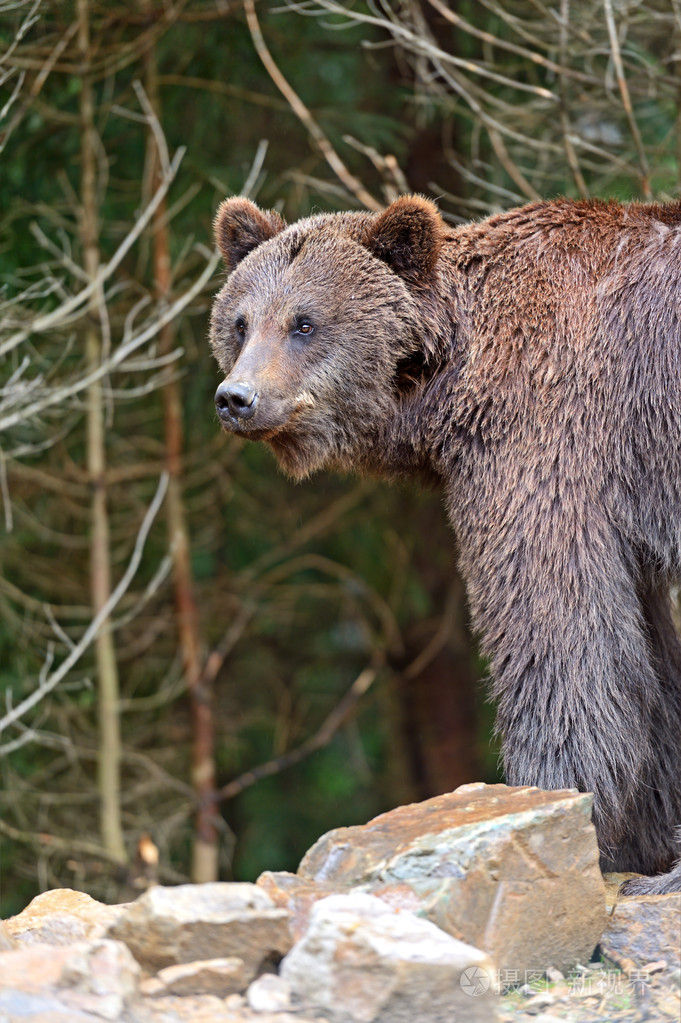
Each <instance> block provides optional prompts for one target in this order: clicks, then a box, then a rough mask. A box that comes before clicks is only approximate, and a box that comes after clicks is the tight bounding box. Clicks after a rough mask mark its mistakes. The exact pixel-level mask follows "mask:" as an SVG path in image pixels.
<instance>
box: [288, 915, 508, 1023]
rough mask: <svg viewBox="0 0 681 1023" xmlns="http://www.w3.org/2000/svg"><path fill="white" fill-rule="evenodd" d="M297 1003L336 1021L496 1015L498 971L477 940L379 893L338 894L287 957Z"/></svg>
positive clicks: (384, 1022)
mask: <svg viewBox="0 0 681 1023" xmlns="http://www.w3.org/2000/svg"><path fill="white" fill-rule="evenodd" d="M280 972H281V976H282V977H283V979H284V980H285V981H287V982H288V984H289V986H290V990H291V994H292V999H293V1002H294V1004H295V1003H298V1004H300V1005H303V1006H305V1008H307V1009H308V1011H309V1010H313V1011H320V1012H323V1014H324V1016H325V1017H327V1018H328V1019H329V1020H330V1021H332V1023H414V1021H418V1023H459V1021H465V1023H493V1021H494V1020H495V1019H496V1018H497V1014H496V1003H497V997H498V996H497V994H496V991H495V981H494V978H495V971H494V967H493V964H492V962H491V960H490V959H489V958H488V957H487V956H486V955H484V953H482V952H480V951H479V950H478V949H476V948H471V947H470V946H469V945H465V944H464V943H463V942H460V941H457V940H456V939H454V938H452V937H450V936H449V935H448V934H445V933H444V931H442V930H440V929H439V928H438V927H436V926H434V924H431V923H430V922H429V921H427V920H421V919H419V918H418V917H416V916H414V915H413V914H411V913H399V912H395V911H394V910H392V909H391V908H390V907H389V906H387V905H386V904H385V903H384V902H381V900H380V899H376V898H374V897H373V896H371V895H331V896H329V897H327V898H325V899H322V900H321V901H320V902H318V903H317V904H316V905H315V906H314V907H313V908H312V911H311V913H310V925H309V927H308V930H307V933H306V934H305V936H304V937H303V938H302V939H301V940H300V941H299V942H298V943H297V944H296V945H294V947H293V949H292V950H291V952H289V954H288V955H287V956H286V958H285V959H284V961H283V963H282V964H281V971H280Z"/></svg>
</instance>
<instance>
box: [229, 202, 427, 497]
mask: <svg viewBox="0 0 681 1023" xmlns="http://www.w3.org/2000/svg"><path fill="white" fill-rule="evenodd" d="M443 228H444V225H443V223H442V220H441V218H440V215H439V212H438V210H437V209H436V207H435V206H434V205H433V204H432V203H430V202H429V201H428V200H426V199H423V198H421V197H419V196H404V197H402V198H400V199H398V200H396V201H395V202H394V203H392V205H390V206H389V207H388V208H387V209H386V210H385V211H384V212H383V213H380V214H371V213H336V214H322V215H317V216H312V217H309V218H307V219H305V220H301V221H298V222H297V223H295V224H292V225H291V226H287V225H286V224H285V222H284V221H283V220H282V219H281V217H280V216H279V215H278V214H277V213H275V212H274V211H264V210H261V209H259V208H258V207H257V206H256V205H255V204H254V203H252V202H250V201H249V200H247V199H242V198H232V199H227V200H225V202H223V203H222V204H221V206H220V208H219V210H218V213H217V216H216V219H215V237H216V241H217V243H218V245H219V247H220V249H221V252H222V255H223V257H224V260H225V264H226V267H227V271H228V273H229V277H228V280H227V283H226V284H225V285H224V287H223V288H222V290H221V291H220V292H219V294H218V295H217V296H216V299H215V302H214V305H213V311H212V318H211V345H212V348H213V352H214V354H215V357H216V359H217V361H218V363H219V366H220V369H221V370H222V372H223V373H224V375H225V379H224V381H223V383H222V384H220V386H219V387H218V390H217V393H216V396H215V401H216V407H217V412H218V416H219V419H220V422H221V423H222V425H223V426H224V428H225V429H227V430H230V431H232V432H234V433H235V434H238V435H239V436H241V437H245V438H248V439H251V440H263V441H266V442H267V443H268V444H269V445H270V446H271V448H272V449H273V451H274V453H275V455H276V457H277V459H278V461H279V463H280V465H281V466H282V468H283V469H284V470H285V471H287V472H288V473H290V474H291V475H292V476H294V477H295V478H302V477H304V476H306V475H308V474H309V473H310V472H312V471H314V470H316V469H319V468H322V467H326V466H329V467H331V466H333V467H335V468H340V469H342V470H346V471H347V470H352V469H356V468H358V467H359V466H360V465H364V466H367V465H368V464H369V463H371V462H372V459H373V461H377V462H379V463H380V458H378V459H377V458H376V457H375V456H376V452H377V451H380V448H381V444H382V442H383V440H382V439H383V438H384V437H385V434H386V430H388V428H389V424H391V423H394V421H395V419H396V417H398V416H399V415H400V409H401V403H402V402H403V400H404V388H403V386H402V384H403V382H404V381H405V380H411V382H412V384H413V383H414V379H415V378H414V374H413V372H410V371H411V369H412V367H413V366H414V365H420V366H423V365H425V364H426V363H427V361H428V360H429V359H431V358H432V357H433V354H434V341H433V338H432V331H431V332H429V330H428V329H424V308H425V307H426V306H428V304H429V303H430V304H432V301H431V299H430V298H429V296H430V295H431V293H432V288H433V281H434V279H435V277H436V274H437V271H436V263H437V260H438V256H439V253H440V247H441V244H442V240H443V237H444V235H443Z"/></svg>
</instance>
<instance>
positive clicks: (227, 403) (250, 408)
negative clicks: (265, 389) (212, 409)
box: [215, 380, 259, 419]
mask: <svg viewBox="0 0 681 1023" xmlns="http://www.w3.org/2000/svg"><path fill="white" fill-rule="evenodd" d="M258 399H259V396H258V392H257V391H256V389H255V388H254V387H253V385H252V384H249V383H247V382H245V381H242V380H238V381H236V383H232V382H231V381H229V380H223V381H222V383H221V384H220V386H219V387H218V389H217V391H216V392H215V404H216V406H217V410H218V413H220V412H225V411H227V412H229V413H230V414H231V415H233V416H234V417H235V419H250V418H251V416H252V415H253V414H254V412H255V410H256V408H257V405H258Z"/></svg>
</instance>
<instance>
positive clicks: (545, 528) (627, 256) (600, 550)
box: [211, 196, 681, 892]
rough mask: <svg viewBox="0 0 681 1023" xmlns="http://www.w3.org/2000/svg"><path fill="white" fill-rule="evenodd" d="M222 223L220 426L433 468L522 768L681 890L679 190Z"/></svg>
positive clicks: (512, 776)
mask: <svg viewBox="0 0 681 1023" xmlns="http://www.w3.org/2000/svg"><path fill="white" fill-rule="evenodd" d="M215 233H216V238H217V242H218V244H219V246H220V248H221V250H222V253H223V255H224V259H225V263H226V265H227V270H228V272H229V278H228V280H227V283H226V284H225V285H224V287H223V288H222V290H221V291H220V293H219V294H218V295H217V297H216V299H215V304H214V308H213V313H212V324H211V342H212V347H213V351H214V353H215V356H216V358H217V361H218V363H219V365H220V369H221V370H222V372H223V373H224V374H225V380H224V382H223V383H221V384H220V386H219V387H218V390H217V394H216V405H217V411H218V415H219V418H220V421H221V423H222V425H223V426H224V427H225V428H226V429H228V430H231V431H233V432H234V433H236V434H238V435H239V436H241V437H247V438H250V439H252V440H263V441H266V442H267V443H268V444H269V445H270V447H271V448H272V449H273V451H274V453H275V455H276V457H277V459H278V460H279V462H280V464H281V465H282V467H283V468H284V469H285V470H286V471H287V472H288V473H290V474H291V475H292V476H294V477H296V478H300V477H303V476H305V475H307V474H308V473H310V472H312V471H313V470H315V469H319V468H321V467H332V468H337V469H340V470H343V471H346V472H347V471H352V472H368V473H372V474H380V475H384V476H388V477H393V478H394V477H400V476H405V475H408V476H414V475H416V476H418V477H420V478H422V479H424V480H431V481H436V482H439V483H440V485H441V486H442V488H443V491H444V496H445V502H446V507H447V511H448V514H449V518H450V520H451V523H452V525H453V527H454V530H455V533H456V536H457V539H458V545H459V552H460V562H461V570H462V573H463V576H464V579H465V581H466V586H467V591H468V597H469V601H470V608H471V614H472V620H473V624H474V627H475V628H476V629H477V631H478V632H479V634H480V636H481V642H482V649H483V651H484V653H485V654H486V655H487V656H488V657H489V661H490V672H491V677H492V685H493V693H494V696H495V697H496V699H497V701H498V729H499V732H500V733H501V735H502V737H503V756H504V764H505V770H506V776H507V780H508V782H509V783H510V784H512V785H539V786H541V787H542V788H545V789H557V788H565V787H576V788H578V789H581V790H585V791H591V792H593V793H594V822H595V825H596V829H597V833H598V840H599V846H600V849H601V854H602V863H603V866H604V867H605V868H607V869H610V870H623V871H637V872H642V873H644V874H660V876H658V877H649V878H645V879H642V880H640V881H633V882H629V885H628V887H627V890H628V892H668V891H677V890H681V863H679V864H677V865H676V866H675V867H674V866H673V863H674V860H675V858H676V857H677V856H678V849H677V843H676V840H675V835H674V829H675V827H676V826H678V825H679V824H680V823H681V644H680V643H679V641H678V639H677V636H676V632H675V629H674V626H673V623H672V617H671V612H670V600H669V588H670V584H671V583H672V582H673V581H674V580H677V579H679V578H680V577H681V204H678V203H674V204H670V205H636V204H634V205H620V204H618V203H615V202H601V201H580V202H574V201H571V200H557V201H551V202H535V203H532V204H531V205H529V206H525V207H523V208H521V209H515V210H511V211H510V212H506V213H501V214H498V215H495V216H492V217H490V218H489V219H487V220H484V221H482V222H481V223H473V224H468V225H466V226H463V227H458V228H451V227H448V226H446V225H445V223H444V222H443V220H442V219H441V217H440V215H439V213H438V210H437V208H436V207H435V206H434V205H433V204H432V203H430V202H429V201H428V200H426V199H423V198H421V197H418V196H405V197H402V198H401V199H398V200H397V201H396V202H394V203H393V204H392V205H391V206H389V207H388V208H387V209H386V210H385V211H384V212H383V213H380V214H373V213H338V214H322V215H318V216H313V217H309V218H308V219H305V220H301V221H299V222H298V223H295V224H292V225H291V226H286V224H285V223H284V222H283V220H282V219H281V218H280V217H279V215H278V214H277V213H274V212H264V211H262V210H260V209H258V207H257V206H255V205H254V204H253V203H251V202H249V201H248V200H245V199H240V198H233V199H229V200H227V201H225V202H224V203H223V204H222V205H221V207H220V209H219V211H218V214H217V217H216V222H215ZM665 871H667V873H664V872H665Z"/></svg>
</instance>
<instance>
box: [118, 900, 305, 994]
mask: <svg viewBox="0 0 681 1023" xmlns="http://www.w3.org/2000/svg"><path fill="white" fill-rule="evenodd" d="M288 921H289V914H288V913H287V911H286V910H284V909H277V908H276V907H275V906H274V904H273V903H272V900H271V899H270V898H269V896H268V895H267V894H266V892H264V891H263V890H262V889H261V888H258V887H257V886H256V885H254V884H231V883H226V882H225V883H214V884H202V885H178V887H176V888H166V887H162V886H160V885H159V886H157V887H155V888H149V889H148V891H146V892H145V893H144V895H141V896H140V898H139V899H137V900H136V902H133V903H131V904H130V905H129V906H128V908H127V911H126V913H125V914H124V915H123V916H121V917H120V919H119V920H117V921H116V922H115V923H114V924H113V925H112V927H111V928H110V929H109V932H108V933H109V936H110V937H113V938H118V939H119V940H120V941H124V942H125V944H126V945H127V946H128V948H129V949H130V951H131V952H132V954H133V955H134V956H135V958H136V959H137V960H138V962H140V963H141V964H142V965H143V966H144V967H146V968H147V969H150V970H159V969H162V968H163V967H165V966H173V965H175V964H177V963H190V962H193V961H194V960H197V959H216V958H230V957H233V956H237V957H238V958H239V959H242V960H243V962H244V978H245V979H244V986H245V985H246V984H247V983H248V982H249V981H250V980H252V978H253V977H254V976H255V974H256V973H257V972H258V971H259V970H260V968H261V967H262V966H263V964H267V963H277V962H278V961H279V960H280V959H281V957H282V956H283V955H285V954H286V952H288V950H289V949H290V947H291V936H290V933H289V927H288Z"/></svg>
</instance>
